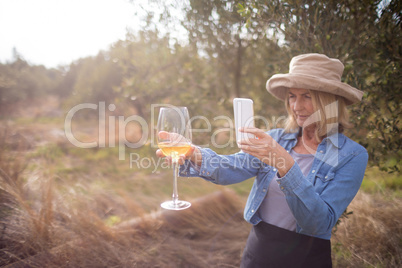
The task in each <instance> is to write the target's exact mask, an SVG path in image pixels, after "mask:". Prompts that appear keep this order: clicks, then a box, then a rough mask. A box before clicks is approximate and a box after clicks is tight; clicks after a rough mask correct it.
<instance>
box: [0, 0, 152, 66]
mask: <svg viewBox="0 0 402 268" xmlns="http://www.w3.org/2000/svg"><path fill="white" fill-rule="evenodd" d="M134 2H135V4H133V3H130V2H129V1H128V0H84V1H82V0H35V1H32V0H0V62H2V63H5V62H7V61H10V60H11V59H12V57H13V48H15V49H16V50H17V52H18V53H19V54H20V56H21V57H22V58H24V59H25V60H26V61H28V62H29V63H31V64H43V65H45V66H46V67H56V66H58V65H65V64H69V63H71V61H73V60H76V59H78V58H81V57H85V56H92V55H96V54H97V53H98V52H99V50H105V49H107V48H108V47H109V46H110V45H111V44H112V43H113V42H115V41H117V40H118V39H124V38H125V35H126V33H127V29H130V30H133V31H135V30H138V29H139V28H140V27H139V26H141V20H140V14H144V13H145V12H144V10H143V9H142V8H141V6H143V5H144V4H146V1H143V0H139V1H138V0H136V1H134Z"/></svg>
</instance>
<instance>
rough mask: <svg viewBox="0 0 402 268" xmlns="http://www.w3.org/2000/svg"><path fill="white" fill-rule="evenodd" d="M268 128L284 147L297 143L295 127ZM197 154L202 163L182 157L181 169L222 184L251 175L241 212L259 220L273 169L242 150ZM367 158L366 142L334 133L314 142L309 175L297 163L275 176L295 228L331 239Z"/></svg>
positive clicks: (355, 191) (354, 189) (288, 149)
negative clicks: (362, 144)
mask: <svg viewBox="0 0 402 268" xmlns="http://www.w3.org/2000/svg"><path fill="white" fill-rule="evenodd" d="M267 134H269V135H270V136H271V137H272V138H273V139H274V140H276V141H277V142H278V143H279V145H281V146H282V147H283V148H284V149H285V150H287V151H288V152H289V151H290V150H291V149H292V148H293V147H294V146H295V145H296V144H297V135H298V133H285V132H284V130H283V129H274V130H271V131H269V132H267ZM201 154H202V164H201V166H200V167H196V166H194V164H193V163H192V162H190V161H189V160H186V162H185V164H184V165H182V166H181V167H180V175H181V176H186V177H201V178H203V179H205V180H208V181H211V182H213V183H216V184H221V185H228V184H234V183H238V182H242V181H244V180H246V179H249V178H252V177H255V180H254V184H253V187H252V189H251V191H250V194H249V197H248V200H247V203H246V206H245V209H244V218H245V220H246V221H248V222H250V223H251V224H254V225H255V224H258V223H259V222H260V221H261V218H260V217H259V214H258V209H259V207H260V205H261V203H262V201H263V200H264V198H265V195H266V193H267V189H268V186H269V184H270V182H271V180H272V179H273V178H274V177H275V175H276V173H277V172H278V171H277V169H276V168H274V167H271V166H268V165H267V164H265V163H263V162H261V161H260V160H259V159H257V158H255V157H253V156H251V155H249V154H246V153H243V152H241V151H240V152H239V153H236V154H232V155H218V154H216V153H215V152H214V151H212V150H210V149H206V148H203V149H201ZM367 161H368V154H367V151H366V149H365V148H364V147H362V146H361V145H359V144H358V143H356V142H354V141H352V140H351V139H349V138H347V137H346V136H344V135H343V134H340V133H336V134H333V135H331V136H329V137H326V138H324V139H323V140H322V142H321V143H320V144H319V145H318V148H317V151H316V153H315V157H314V161H313V165H312V167H311V170H310V172H309V173H308V175H307V176H304V175H303V173H302V172H301V170H300V167H299V166H298V165H297V163H295V164H294V165H293V166H292V167H291V168H290V170H289V171H288V172H287V173H286V174H285V176H283V177H282V178H279V179H277V183H279V185H280V189H281V190H282V192H283V193H284V194H285V197H286V201H287V203H288V205H289V208H290V210H291V211H292V213H293V215H294V217H295V218H296V222H297V226H296V232H298V233H301V234H305V235H309V236H314V237H318V238H322V239H330V238H331V230H332V228H333V227H334V226H335V224H336V222H337V220H338V219H339V217H340V216H341V215H342V213H343V212H344V211H345V209H346V208H347V206H348V205H349V204H350V202H351V201H352V199H353V198H354V197H355V195H356V193H357V191H358V190H359V188H360V185H361V183H362V180H363V177H364V172H365V170H366V166H367ZM278 164H279V163H278Z"/></svg>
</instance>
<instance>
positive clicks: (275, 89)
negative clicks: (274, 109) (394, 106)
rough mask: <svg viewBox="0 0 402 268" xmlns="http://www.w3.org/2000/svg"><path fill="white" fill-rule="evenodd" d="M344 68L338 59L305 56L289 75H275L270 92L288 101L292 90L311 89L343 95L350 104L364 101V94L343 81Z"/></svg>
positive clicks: (296, 61) (294, 62)
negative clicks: (287, 97) (287, 96)
mask: <svg viewBox="0 0 402 268" xmlns="http://www.w3.org/2000/svg"><path fill="white" fill-rule="evenodd" d="M343 69H344V66H343V64H342V62H341V61H340V60H338V59H331V58H328V57H327V56H325V55H322V54H315V53H311V54H302V55H299V56H296V57H294V58H293V59H292V60H291V61H290V64H289V73H288V74H275V75H273V76H272V77H271V78H270V79H269V80H268V81H267V85H266V87H267V90H268V92H269V93H271V94H272V95H274V96H275V97H276V98H278V99H280V100H283V101H284V100H285V98H286V95H287V94H288V93H287V92H288V89H289V88H302V89H311V90H317V91H322V92H327V93H331V94H335V95H338V96H342V97H344V98H345V100H346V104H347V105H351V104H354V103H357V102H359V101H361V99H362V96H363V92H362V91H360V90H358V89H356V88H354V87H351V86H349V85H348V84H345V83H342V82H341V77H342V73H343Z"/></svg>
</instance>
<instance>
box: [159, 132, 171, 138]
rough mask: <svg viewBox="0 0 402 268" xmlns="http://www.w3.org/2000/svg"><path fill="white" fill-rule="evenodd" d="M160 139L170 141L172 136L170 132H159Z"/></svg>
mask: <svg viewBox="0 0 402 268" xmlns="http://www.w3.org/2000/svg"><path fill="white" fill-rule="evenodd" d="M158 137H159V138H160V139H164V140H167V139H169V137H170V134H169V132H167V131H159V132H158Z"/></svg>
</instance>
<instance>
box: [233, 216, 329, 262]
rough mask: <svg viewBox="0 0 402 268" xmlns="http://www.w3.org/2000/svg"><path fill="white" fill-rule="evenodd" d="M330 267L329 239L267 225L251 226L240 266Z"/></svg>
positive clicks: (264, 223) (262, 223)
mask: <svg viewBox="0 0 402 268" xmlns="http://www.w3.org/2000/svg"><path fill="white" fill-rule="evenodd" d="M258 267H261V268H262V267H264V268H270V267H274V268H276V267H278V268H279V267H284V268H293V267H303V268H304V267H306V268H307V267H308V268H315V267H320V268H321V267H325V268H327V267H332V260H331V242H330V240H326V239H320V238H316V237H312V236H308V235H304V234H299V233H296V232H292V231H288V230H286V229H283V228H280V227H277V226H274V225H272V224H268V223H266V222H263V221H261V222H260V223H258V224H257V225H255V226H253V228H252V229H251V231H250V234H249V236H248V239H247V244H246V248H245V249H244V252H243V257H242V261H241V268H258Z"/></svg>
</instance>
